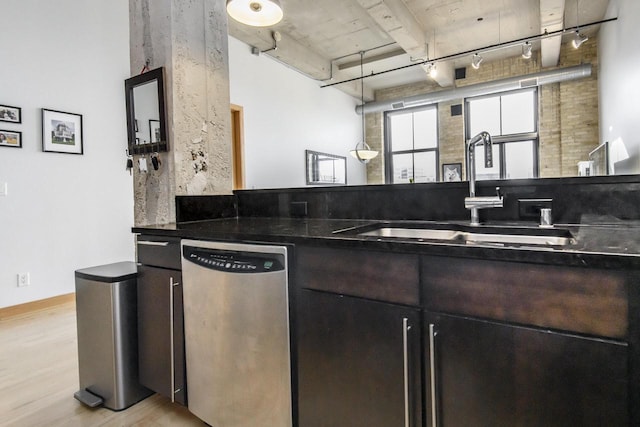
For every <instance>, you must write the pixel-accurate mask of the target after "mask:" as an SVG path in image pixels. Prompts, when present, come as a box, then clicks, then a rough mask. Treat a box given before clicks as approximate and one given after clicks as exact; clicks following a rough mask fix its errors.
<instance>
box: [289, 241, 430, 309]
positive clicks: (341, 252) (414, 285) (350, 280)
mask: <svg viewBox="0 0 640 427" xmlns="http://www.w3.org/2000/svg"><path fill="white" fill-rule="evenodd" d="M418 274H419V258H418V256H417V255H410V254H397V253H388V252H372V251H360V250H345V249H328V248H315V247H304V246H303V247H300V246H297V247H296V279H297V281H296V282H297V286H298V287H301V288H306V289H315V290H320V291H327V292H333V293H337V294H343V295H352V296H357V297H363V298H370V299H374V300H379V301H386V302H392V303H399V304H407V305H413V306H417V305H418V304H419V303H420V297H419V286H418V284H419V278H418Z"/></svg>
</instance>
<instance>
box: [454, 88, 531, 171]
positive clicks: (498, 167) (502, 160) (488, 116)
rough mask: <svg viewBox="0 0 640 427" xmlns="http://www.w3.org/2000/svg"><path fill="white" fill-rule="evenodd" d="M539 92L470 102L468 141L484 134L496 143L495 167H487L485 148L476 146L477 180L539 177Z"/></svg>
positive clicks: (523, 91) (491, 96)
mask: <svg viewBox="0 0 640 427" xmlns="http://www.w3.org/2000/svg"><path fill="white" fill-rule="evenodd" d="M537 93H538V92H537V90H536V89H535V88H532V89H524V90H519V91H514V92H506V93H502V94H497V95H489V96H482V97H477V98H469V99H467V101H466V109H467V126H466V129H467V134H466V138H467V141H468V140H469V139H471V138H473V137H474V136H475V135H477V134H478V133H480V132H482V131H487V132H489V134H490V135H491V138H492V140H493V167H492V168H485V167H484V147H482V146H477V147H476V150H475V153H476V156H475V161H476V177H477V179H479V180H480V179H518V178H534V177H537V176H538V120H537V118H538V117H537V111H538V107H537Z"/></svg>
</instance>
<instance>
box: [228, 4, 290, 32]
mask: <svg viewBox="0 0 640 427" xmlns="http://www.w3.org/2000/svg"><path fill="white" fill-rule="evenodd" d="M227 13H228V14H229V16H231V17H232V18H233V19H235V20H236V21H238V22H242V23H243V24H247V25H251V26H252V27H268V26H270V25H275V24H277V23H278V22H280V21H281V20H282V16H283V12H282V7H281V6H280V0H227Z"/></svg>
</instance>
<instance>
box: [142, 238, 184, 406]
mask: <svg viewBox="0 0 640 427" xmlns="http://www.w3.org/2000/svg"><path fill="white" fill-rule="evenodd" d="M145 239H146V241H151V240H149V239H147V238H145ZM175 244H176V243H175V242H173V243H172V244H169V245H168V246H169V249H171V250H175V248H174V246H175ZM177 244H178V247H179V243H177ZM140 245H141V243H140V239H139V241H138V259H139V260H141V259H142V260H145V261H147V262H156V263H159V264H164V265H167V264H166V263H160V262H158V261H159V260H162V257H156V258H151V257H147V255H148V253H147V251H148V249H149V248H151V249H152V250H154V251H160V252H161V253H162V252H163V251H162V249H166V247H165V248H162V247H158V246H157V245H151V246H149V247H148V248H147V247H144V249H142V248H143V247H141V246H140ZM164 253H166V252H164ZM178 254H179V252H178ZM141 255H142V256H141ZM173 258H175V257H171V263H170V264H168V265H171V266H174V265H176V261H175V259H173ZM179 261H180V260H179V258H178V260H177V262H178V264H177V265H179ZM137 288H138V362H139V363H138V365H139V375H140V383H141V384H143V385H144V386H145V387H148V388H150V389H151V390H153V391H155V392H157V393H159V394H162V395H164V396H167V397H169V398H170V399H171V400H172V401H173V402H177V403H180V404H182V405H186V403H187V394H186V393H187V389H186V364H185V353H184V351H185V350H184V348H185V347H184V316H183V306H182V275H181V272H180V270H175V269H170V268H163V267H156V266H152V265H146V264H142V265H138V287H137Z"/></svg>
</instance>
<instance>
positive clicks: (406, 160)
mask: <svg viewBox="0 0 640 427" xmlns="http://www.w3.org/2000/svg"><path fill="white" fill-rule="evenodd" d="M391 159H392V160H391V161H392V164H391V168H392V169H391V170H392V171H393V176H392V177H391V181H392V183H394V184H402V183H409V182H411V181H410V179H413V155H412V154H394V155H393V156H391Z"/></svg>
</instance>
